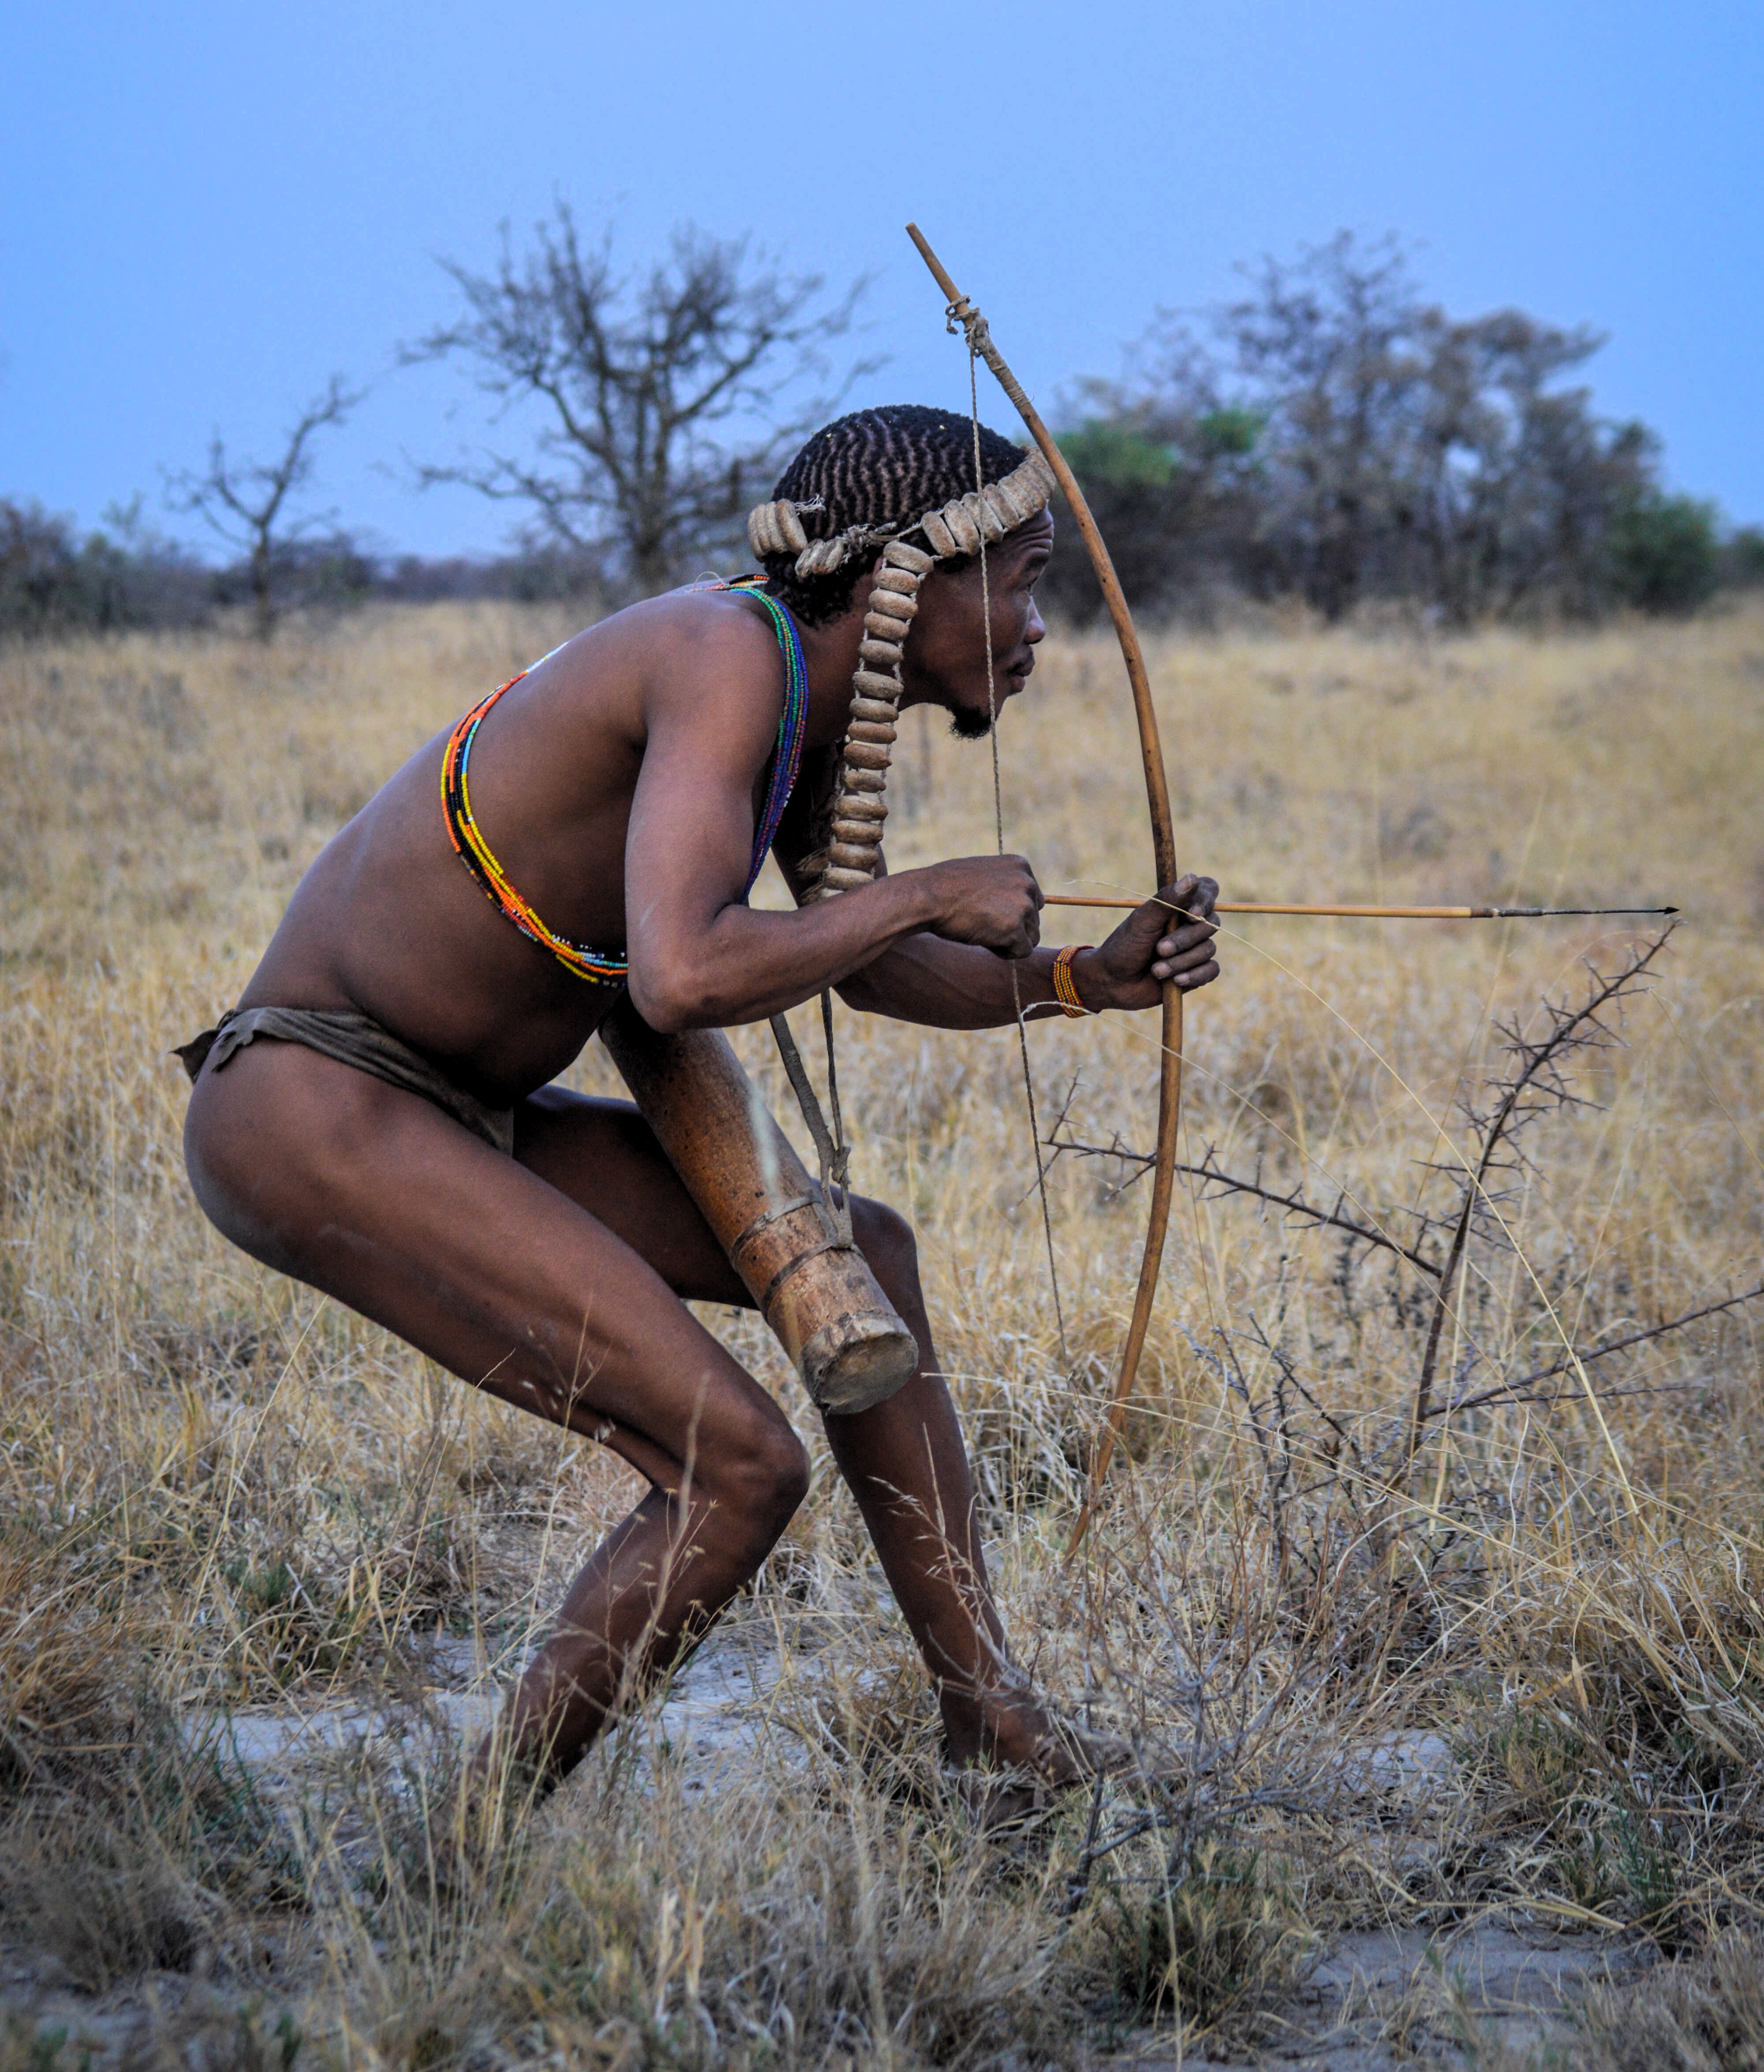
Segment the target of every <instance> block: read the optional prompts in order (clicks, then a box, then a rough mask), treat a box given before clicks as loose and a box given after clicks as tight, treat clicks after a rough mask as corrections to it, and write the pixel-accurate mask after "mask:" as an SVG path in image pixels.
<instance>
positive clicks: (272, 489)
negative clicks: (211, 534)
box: [167, 374, 367, 640]
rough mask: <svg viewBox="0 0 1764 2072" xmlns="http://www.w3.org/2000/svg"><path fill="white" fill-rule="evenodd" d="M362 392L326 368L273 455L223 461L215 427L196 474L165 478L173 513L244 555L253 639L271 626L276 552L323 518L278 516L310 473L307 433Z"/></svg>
mask: <svg viewBox="0 0 1764 2072" xmlns="http://www.w3.org/2000/svg"><path fill="white" fill-rule="evenodd" d="M365 393H367V392H366V391H365V390H364V389H352V388H350V387H349V386H348V385H347V383H346V382H345V381H344V380H343V376H341V375H340V374H333V375H332V376H331V380H330V381H329V382H328V384H327V385H326V387H325V389H324V391H323V393H322V394H321V395H319V396H317V397H315V398H314V400H313V401H311V402H310V403H309V404H307V405H306V408H305V409H303V410H302V411H301V412H300V413H299V415H298V417H296V418H295V419H294V423H293V425H292V426H290V429H289V431H288V434H287V438H286V441H285V442H284V443H283V446H282V457H281V458H280V459H279V460H276V461H234V460H229V459H228V458H227V449H226V446H225V442H224V441H223V440H222V438H221V436H220V433H219V432H216V434H215V435H214V438H213V439H212V441H211V442H210V443H209V446H208V465H207V466H206V467H204V468H203V469H202V470H201V471H199V472H197V471H193V470H191V469H185V470H184V471H183V472H182V473H181V474H179V475H174V476H172V477H171V478H170V479H168V481H167V503H168V504H170V506H171V508H172V509H173V510H174V511H182V512H195V514H196V515H197V516H199V517H201V518H203V519H204V520H206V522H207V523H208V524H209V525H210V526H212V528H213V529H214V531H215V532H217V533H218V534H219V535H220V537H221V538H222V539H223V540H224V541H227V543H228V545H229V546H233V547H236V548H238V549H240V550H241V553H244V555H245V560H246V565H247V569H248V573H249V579H250V585H251V602H252V623H253V631H255V632H256V634H257V638H258V639H260V640H267V639H269V636H270V635H271V634H272V633H273V631H275V625H276V609H275V601H274V598H273V594H272V579H273V574H274V569H275V561H276V557H277V554H278V551H279V550H280V549H282V548H284V547H286V545H288V544H289V543H290V541H294V540H296V539H298V537H300V536H301V534H302V533H303V532H310V530H311V529H312V528H313V527H314V526H315V525H317V524H322V523H323V522H324V521H323V519H322V518H321V517H320V516H319V515H317V514H314V513H309V514H308V515H306V516H302V517H298V518H291V519H290V518H286V517H285V516H284V514H285V512H286V509H287V504H288V500H289V498H290V496H292V495H294V493H295V492H296V491H298V490H301V489H303V488H304V487H306V483H307V482H308V481H309V480H310V479H311V475H312V438H313V434H315V432H318V431H320V430H323V428H324V427H325V426H327V425H340V424H341V423H342V422H343V420H344V419H345V418H346V417H347V416H348V414H349V413H350V412H351V411H352V409H355V407H356V405H357V404H358V403H360V401H361V400H362V397H364V395H365Z"/></svg>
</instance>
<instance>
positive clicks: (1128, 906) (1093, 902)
mask: <svg viewBox="0 0 1764 2072" xmlns="http://www.w3.org/2000/svg"><path fill="white" fill-rule="evenodd" d="M1044 897H1045V899H1046V904H1047V905H1048V906H1112V907H1118V908H1120V910H1121V911H1123V912H1124V913H1125V912H1132V911H1134V910H1136V909H1137V908H1138V907H1141V906H1147V905H1149V903H1150V902H1149V901H1148V900H1145V899H1120V898H1112V899H1093V898H1091V897H1090V896H1089V895H1088V894H1083V893H1076V892H1050V893H1047V894H1045V895H1044ZM1171 911H1172V912H1180V911H1182V910H1181V909H1180V908H1174V907H1173V908H1172V909H1171ZM1213 911H1214V912H1215V914H1314V915H1315V914H1325V915H1331V914H1332V915H1342V916H1343V917H1345V918H1346V919H1351V920H1359V921H1544V920H1549V919H1554V918H1558V917H1560V916H1563V915H1611V914H1630V915H1637V914H1676V912H1677V911H1678V909H1677V908H1676V906H1306V905H1301V904H1296V903H1294V902H1290V901H1269V900H1260V899H1247V900H1246V899H1220V900H1218V901H1216V902H1215V904H1214V907H1213Z"/></svg>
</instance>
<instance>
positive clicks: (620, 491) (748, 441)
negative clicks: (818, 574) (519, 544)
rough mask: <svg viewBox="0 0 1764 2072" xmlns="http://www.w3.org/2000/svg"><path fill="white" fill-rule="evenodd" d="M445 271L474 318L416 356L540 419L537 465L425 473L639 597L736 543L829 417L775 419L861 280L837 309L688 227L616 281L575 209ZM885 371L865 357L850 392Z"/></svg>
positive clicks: (816, 412)
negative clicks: (494, 508) (462, 488)
mask: <svg viewBox="0 0 1764 2072" xmlns="http://www.w3.org/2000/svg"><path fill="white" fill-rule="evenodd" d="M442 265H443V267H444V268H445V269H446V273H448V275H449V276H450V278H451V279H452V281H453V282H454V286H456V287H457V288H458V291H459V294H460V298H461V301H462V303H463V308H462V309H461V310H460V313H459V315H458V317H457V318H456V319H454V321H453V322H452V323H446V324H442V325H440V326H438V327H437V328H436V329H435V330H434V331H430V332H429V333H428V334H427V335H426V336H425V337H423V338H421V339H418V340H417V342H416V343H414V344H413V345H411V346H409V347H406V348H405V351H404V353H403V355H402V357H403V359H404V360H405V362H406V364H411V363H416V362H421V361H425V360H454V361H457V362H459V363H461V364H463V365H464V366H465V367H466V368H468V369H469V371H470V372H471V378H472V380H473V381H474V383H475V385H476V387H477V388H478V389H479V390H480V391H481V392H482V393H484V394H485V395H487V396H489V397H492V398H493V399H494V401H495V418H496V419H497V420H499V421H500V420H502V419H504V418H507V417H510V416H512V413H516V411H518V410H520V409H521V408H522V407H523V406H524V405H532V406H537V411H538V414H539V420H540V421H539V423H538V426H537V430H535V431H534V432H533V434H532V439H531V444H530V446H529V447H528V451H527V454H526V455H525V457H523V456H522V455H521V454H517V453H515V452H510V451H500V452H499V451H493V450H483V451H481V452H479V453H477V454H472V455H470V456H467V457H466V458H462V459H461V460H459V461H458V462H455V463H451V464H449V465H446V466H429V467H423V468H421V470H420V476H421V479H422V480H423V481H424V482H425V483H446V482H455V483H465V484H466V485H467V487H471V488H473V489H475V490H478V491H481V492H482V494H483V495H486V496H489V497H493V498H495V499H498V500H504V501H508V502H512V503H515V504H524V505H525V506H526V507H527V508H528V511H529V512H531V514H532V517H533V519H534V520H536V521H537V523H536V527H535V530H536V531H537V533H538V535H539V536H540V537H541V538H543V539H545V540H547V541H549V542H551V543H552V544H554V545H564V546H565V547H567V548H569V549H572V550H574V552H576V553H582V554H585V555H587V556H589V557H592V558H593V559H594V561H596V562H597V563H598V565H600V566H601V567H602V569H605V570H606V571H607V573H608V574H611V576H612V577H613V578H614V579H615V581H621V582H626V583H628V584H629V585H630V586H632V587H634V588H635V590H638V591H639V592H641V593H643V594H646V595H648V594H653V593H655V592H656V591H657V590H664V589H666V588H667V587H668V585H669V584H670V583H672V582H675V581H676V580H677V579H678V578H679V577H680V575H681V574H682V572H683V571H685V569H687V567H688V565H689V562H690V561H691V560H692V558H693V557H694V556H695V555H698V554H701V553H705V551H707V550H709V549H715V548H717V547H719V546H722V545H725V544H726V543H727V542H728V541H730V540H731V539H733V538H734V537H736V536H737V535H738V532H739V529H740V521H741V520H742V517H743V516H745V514H746V510H747V508H748V506H749V505H750V504H751V503H753V502H754V501H755V500H756V499H757V497H758V495H759V494H761V493H762V492H763V488H764V487H766V486H767V485H768V484H769V483H770V481H771V478H772V477H773V476H774V475H775V474H776V472H777V471H778V468H779V464H780V462H781V458H782V457H783V455H784V454H786V453H787V451H788V450H790V449H792V447H794V446H796V444H797V443H799V442H800V439H801V438H802V436H803V434H804V430H806V429H807V428H808V426H810V425H811V424H812V423H813V422H816V421H818V420H819V419H820V417H822V416H824V414H825V413H826V412H827V410H828V409H829V408H830V407H831V405H832V403H833V401H834V400H835V398H834V397H832V396H826V395H821V396H818V397H816V398H815V399H813V400H812V401H802V402H800V403H799V405H798V406H797V407H796V409H795V410H793V411H792V414H791V417H790V421H788V422H787V423H785V424H783V425H779V424H778V423H777V422H776V417H777V414H778V410H779V404H780V401H781V400H782V399H783V397H785V396H786V395H787V393H789V392H791V391H792V390H795V389H799V388H800V386H801V384H804V382H810V381H812V382H816V383H819V382H822V381H824V380H825V377H826V375H827V372H828V364H829V363H828V360H827V355H826V348H827V347H829V345H830V344H831V343H833V340H834V339H838V338H840V337H842V336H843V335H845V333H846V332H848V331H849V330H850V329H851V327H852V321H853V311H854V310H855V308H856V306H857V301H858V299H859V298H860V297H861V294H863V292H864V290H865V288H866V286H867V282H866V281H863V280H859V281H857V282H854V283H853V286H852V287H851V289H850V290H849V292H848V293H847V294H845V297H844V298H843V299H842V300H841V301H838V302H833V303H832V304H830V305H829V304H827V303H825V302H823V300H822V297H821V290H822V288H823V286H824V282H823V281H822V279H821V277H820V276H819V275H804V276H802V277H796V278H786V277H783V276H782V275H780V274H779V273H776V272H775V271H774V270H772V269H770V268H769V267H768V266H767V265H766V263H765V261H764V257H763V254H759V253H750V249H749V244H748V240H746V238H739V239H736V240H728V241H725V240H718V239H714V238H710V237H706V236H704V235H702V234H701V232H698V231H697V230H694V229H693V228H690V227H687V228H682V229H680V230H676V232H674V234H673V236H672V240H670V243H669V247H668V256H667V257H665V258H664V259H663V260H661V261H659V262H657V263H656V265H653V266H652V267H651V268H650V269H648V272H647V273H639V274H637V275H632V274H629V273H620V272H619V271H618V270H617V269H616V268H615V265H614V261H613V248H612V237H611V232H610V231H609V232H607V233H605V234H604V235H603V236H602V237H601V238H600V240H598V243H594V244H590V245H585V244H584V242H583V240H582V236H581V234H580V232H578V228H577V225H576V221H575V218H574V216H573V215H572V213H571V212H570V210H569V206H568V205H567V204H566V203H562V202H560V203H558V204H557V209H556V212H555V214H554V216H553V218H552V219H551V220H550V221H549V222H545V223H541V224H537V225H536V226H535V228H534V240H533V243H532V245H531V246H530V247H529V248H528V249H527V250H526V251H524V252H523V253H516V251H515V249H514V248H513V246H512V243H511V241H510V237H509V232H508V225H507V224H504V226H503V229H502V251H501V257H500V260H499V261H498V263H497V265H496V266H495V269H494V271H492V272H491V273H473V272H471V270H470V269H468V268H467V267H465V266H463V265H459V264H458V262H456V261H452V260H444V261H442ZM879 364H881V363H880V362H879V361H876V360H870V361H866V362H861V363H859V364H857V365H856V366H854V367H853V368H852V369H851V371H850V372H849V373H848V374H847V375H846V376H845V380H844V381H843V382H842V383H841V384H839V389H838V391H837V393H843V392H844V390H845V389H846V388H848V387H849V385H850V384H851V382H852V381H853V380H856V379H857V378H858V377H859V376H861V375H862V374H865V373H868V372H873V371H874V368H876V367H877V366H878V365H879Z"/></svg>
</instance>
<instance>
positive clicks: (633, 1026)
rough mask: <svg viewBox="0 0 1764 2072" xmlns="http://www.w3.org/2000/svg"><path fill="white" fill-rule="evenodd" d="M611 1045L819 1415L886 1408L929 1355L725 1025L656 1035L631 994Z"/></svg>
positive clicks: (610, 1026)
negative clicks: (847, 1239) (841, 1224)
mask: <svg viewBox="0 0 1764 2072" xmlns="http://www.w3.org/2000/svg"><path fill="white" fill-rule="evenodd" d="M600 1035H601V1041H602V1042H603V1043H605V1045H606V1046H607V1049H608V1050H610V1051H611V1054H612V1059H613V1063H615V1065H616V1066H617V1067H619V1075H620V1076H621V1077H622V1078H623V1080H624V1082H625V1084H626V1085H627V1087H630V1089H631V1098H632V1100H635V1102H636V1104H637V1105H638V1107H639V1108H640V1109H641V1110H642V1112H643V1115H644V1120H646V1121H647V1122H648V1124H649V1126H650V1128H652V1130H654V1132H655V1133H656V1141H657V1142H658V1143H660V1145H661V1148H662V1149H663V1150H664V1152H665V1153H667V1155H668V1160H669V1161H670V1163H671V1164H672V1166H673V1169H674V1170H675V1171H676V1173H677V1174H679V1175H680V1178H681V1181H682V1182H684V1183H685V1188H686V1191H687V1192H688V1193H689V1194H690V1195H691V1196H692V1198H693V1201H695V1202H697V1205H698V1207H699V1210H700V1211H701V1213H702V1215H703V1216H704V1218H705V1222H706V1223H709V1226H710V1227H711V1230H712V1231H713V1233H714V1234H715V1235H716V1239H717V1242H718V1244H720V1245H721V1246H722V1248H723V1250H724V1252H726V1253H727V1255H728V1257H729V1263H730V1265H731V1266H733V1267H734V1269H735V1271H736V1272H737V1273H738V1274H739V1275H740V1276H741V1277H742V1281H744V1282H746V1285H747V1288H748V1290H749V1292H750V1293H751V1295H752V1296H753V1298H754V1301H755V1303H756V1304H757V1305H759V1313H760V1314H761V1315H762V1316H763V1318H765V1320H766V1322H767V1324H768V1325H769V1326H771V1330H772V1331H773V1332H774V1334H775V1335H776V1337H777V1338H778V1340H779V1343H780V1344H781V1345H782V1346H783V1349H784V1350H785V1351H786V1352H787V1354H788V1355H790V1358H791V1360H792V1363H794V1365H795V1367H796V1371H797V1373H798V1374H799V1375H800V1376H801V1377H802V1383H803V1386H804V1388H806V1389H807V1390H808V1394H809V1396H810V1398H811V1400H812V1401H813V1402H814V1403H815V1404H816V1406H817V1407H818V1408H820V1409H821V1410H824V1411H827V1412H831V1413H833V1414H835V1415H846V1416H849V1415H851V1414H852V1413H853V1412H857V1411H860V1410H868V1409H870V1408H871V1407H872V1406H873V1405H874V1404H878V1403H882V1402H886V1400H887V1399H888V1398H889V1397H890V1396H892V1395H894V1392H895V1391H896V1390H897V1389H898V1388H900V1387H903V1385H904V1384H905V1383H906V1382H907V1380H908V1379H909V1378H910V1377H911V1375H912V1373H913V1371H914V1370H915V1368H916V1367H917V1366H918V1364H919V1347H918V1345H917V1343H916V1342H915V1339H914V1338H913V1335H912V1334H911V1331H909V1330H907V1326H906V1325H905V1324H904V1323H903V1322H902V1321H901V1319H900V1318H899V1317H898V1315H897V1314H896V1313H895V1311H894V1307H893V1305H891V1304H890V1301H889V1300H888V1298H887V1297H886V1295H884V1294H883V1293H882V1289H881V1288H880V1287H879V1286H878V1285H877V1281H876V1277H875V1276H874V1274H873V1273H872V1272H870V1266H869V1263H868V1261H867V1260H866V1259H865V1257H864V1256H863V1254H862V1252H860V1251H859V1250H858V1249H857V1247H856V1246H855V1245H854V1244H844V1243H842V1242H841V1239H840V1238H839V1235H838V1233H837V1229H836V1227H835V1225H834V1223H833V1216H832V1215H831V1213H830V1212H829V1210H828V1208H827V1207H826V1206H825V1205H824V1203H823V1202H822V1201H821V1198H820V1189H819V1187H818V1186H817V1185H816V1182H814V1181H813V1180H812V1179H811V1178H809V1175H808V1170H807V1169H806V1168H805V1167H804V1165H803V1162H802V1161H801V1160H800V1158H799V1157H797V1155H796V1152H795V1150H794V1149H792V1145H791V1143H790V1140H789V1139H788V1138H787V1137H786V1136H785V1135H784V1133H783V1130H781V1129H780V1128H779V1126H778V1124H777V1123H776V1122H775V1121H774V1120H773V1119H772V1117H771V1114H770V1113H769V1112H768V1111H767V1108H766V1105H765V1103H764V1102H763V1100H761V1099H760V1097H759V1090H758V1088H757V1087H755V1085H754V1084H753V1082H752V1081H751V1080H750V1079H749V1078H748V1077H747V1075H746V1072H744V1071H742V1067H741V1063H740V1060H739V1059H738V1058H737V1057H736V1055H735V1054H734V1050H733V1049H731V1047H730V1042H729V1039H728V1038H727V1037H726V1036H725V1035H724V1034H722V1030H717V1029H696V1030H689V1031H687V1032H686V1033H685V1034H683V1035H679V1036H661V1035H658V1034H656V1031H655V1030H652V1028H650V1026H648V1023H647V1022H644V1020H643V1018H642V1017H641V1016H639V1014H638V1013H637V1011H636V1009H635V1008H634V1007H633V1006H632V1005H631V1002H630V1001H629V999H628V998H627V999H626V1000H623V1001H620V1003H619V1005H618V1007H617V1008H616V1009H615V1010H614V1012H613V1013H611V1015H610V1016H609V1017H607V1021H606V1022H605V1024H604V1025H603V1026H602V1029H601V1031H600Z"/></svg>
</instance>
